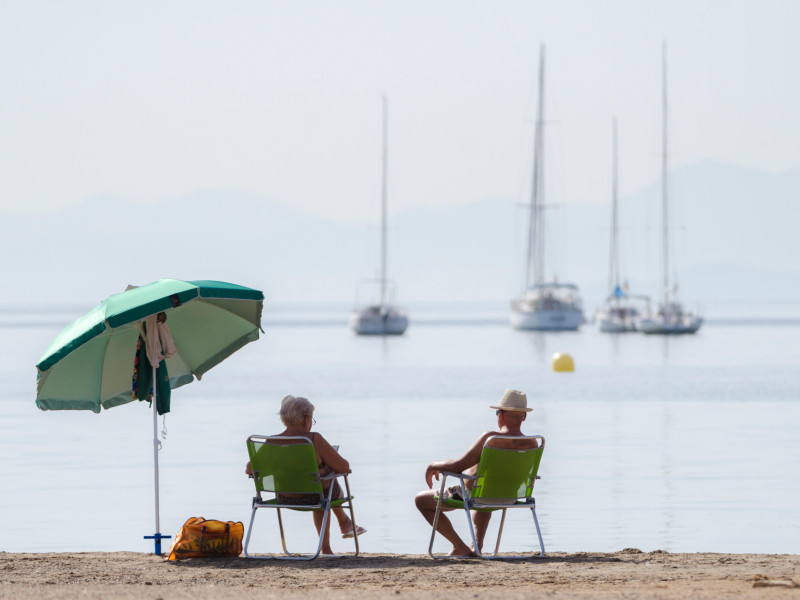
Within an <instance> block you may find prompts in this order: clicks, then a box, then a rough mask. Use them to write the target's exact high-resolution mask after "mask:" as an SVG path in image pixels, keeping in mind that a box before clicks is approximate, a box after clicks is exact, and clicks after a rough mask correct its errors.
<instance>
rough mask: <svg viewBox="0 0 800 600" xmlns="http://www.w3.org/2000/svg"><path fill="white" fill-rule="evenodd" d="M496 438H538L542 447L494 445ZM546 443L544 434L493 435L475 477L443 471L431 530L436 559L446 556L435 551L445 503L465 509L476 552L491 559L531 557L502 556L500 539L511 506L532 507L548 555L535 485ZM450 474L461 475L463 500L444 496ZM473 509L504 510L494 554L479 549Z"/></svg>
mask: <svg viewBox="0 0 800 600" xmlns="http://www.w3.org/2000/svg"><path fill="white" fill-rule="evenodd" d="M496 440H515V441H517V442H521V441H523V440H537V441H538V442H539V447H538V448H530V449H527V450H516V449H507V448H499V447H496V446H495V447H493V446H492V443H493V442H494V441H496ZM544 442H545V440H544V437H542V436H541V435H533V436H526V437H519V436H506V435H493V436H492V437H490V438H489V439H488V440H486V443H485V444H484V445H483V450H482V451H481V458H480V461H479V462H478V470H477V472H476V473H475V475H474V476H472V475H465V474H463V473H452V472H449V471H442V472H441V475H442V485H441V487H440V488H439V493H438V495H437V496H436V501H437V502H436V515H435V516H434V518H433V530H432V532H431V543H430V545H429V546H428V554H430V555H431V556H432V557H433V558H446V555H440V554H434V553H433V540H434V537H435V536H436V524H437V523H438V522H439V514H440V513H441V510H442V507H443V506H444V507H447V508H463V509H464V512H465V513H466V515H467V523H469V531H470V534H471V535H472V542H473V548H475V553H476V554H477V555H478V556H479V557H481V558H487V559H496V558H503V559H507V558H529V556H508V555H506V556H499V555H498V552H499V550H500V538H501V537H502V536H503V525H504V524H505V520H506V511H507V510H508V509H509V508H528V509H530V511H531V513H532V514H533V522H534V524H535V525H536V534H537V535H538V536H539V547H540V548H541V553H540V554H539V555H538V556H544V541H542V531H541V529H540V528H539V519H537V518H536V499H535V498H533V496H532V494H533V484H534V483H535V482H536V480H537V479H539V476H538V475H537V473H538V471H539V463H540V462H541V460H542V452H543V451H544ZM521 445H522V444H521ZM448 477H456V478H458V480H459V482H460V484H461V486H460V487H461V497H462V498H464V500H463V501H462V500H456V499H454V498H445V497H444V491H445V489H446V485H445V482H446V481H447V478H448ZM467 481H471V482H472V487H471V488H468V487H467V484H466V482H467ZM471 510H475V511H480V512H494V511H497V510H502V511H503V517H502V519H501V520H500V529H499V531H498V532H497V544H496V545H495V549H494V554H493V555H491V556H486V555H483V554H481V552H479V551H478V542H477V540H476V539H475V529H474V527H473V525H472V518H471V516H470V511H471Z"/></svg>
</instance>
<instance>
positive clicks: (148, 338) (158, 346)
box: [144, 315, 177, 367]
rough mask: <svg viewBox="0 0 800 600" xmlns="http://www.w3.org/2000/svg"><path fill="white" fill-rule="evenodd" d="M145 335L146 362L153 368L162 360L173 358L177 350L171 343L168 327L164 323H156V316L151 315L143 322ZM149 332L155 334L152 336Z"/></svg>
mask: <svg viewBox="0 0 800 600" xmlns="http://www.w3.org/2000/svg"><path fill="white" fill-rule="evenodd" d="M144 324H145V328H146V330H147V333H146V334H145V342H146V343H147V360H148V361H150V364H151V365H152V366H154V367H157V366H158V364H159V363H160V362H161V361H162V360H164V358H169V357H170V356H173V355H174V354H175V352H177V349H176V348H175V342H173V341H172V334H171V333H170V331H169V326H168V325H167V324H166V323H159V322H158V315H151V316H149V317H147V318H146V319H145V320H144ZM150 332H155V333H156V334H155V335H152V334H151V333H150Z"/></svg>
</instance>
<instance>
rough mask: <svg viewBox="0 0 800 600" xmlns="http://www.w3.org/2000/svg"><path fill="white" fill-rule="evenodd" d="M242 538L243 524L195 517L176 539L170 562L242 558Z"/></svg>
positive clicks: (171, 550)
mask: <svg viewBox="0 0 800 600" xmlns="http://www.w3.org/2000/svg"><path fill="white" fill-rule="evenodd" d="M243 537H244V525H243V524H242V522H241V521H236V522H234V521H214V520H212V519H204V518H203V517H192V518H191V519H189V520H188V521H186V523H184V524H183V527H181V530H180V531H179V532H178V535H176V536H175V541H174V542H173V543H172V546H171V547H170V549H169V558H168V560H175V559H176V558H217V557H222V556H239V555H240V554H241V553H242V538H243Z"/></svg>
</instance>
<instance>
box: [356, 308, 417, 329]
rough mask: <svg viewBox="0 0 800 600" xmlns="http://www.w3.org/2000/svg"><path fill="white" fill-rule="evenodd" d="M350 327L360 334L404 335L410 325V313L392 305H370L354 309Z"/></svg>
mask: <svg viewBox="0 0 800 600" xmlns="http://www.w3.org/2000/svg"><path fill="white" fill-rule="evenodd" d="M350 327H351V328H352V329H353V331H355V332H356V333H357V334H359V335H402V334H403V333H405V330H406V328H407V327H408V315H407V314H406V312H405V310H402V309H398V308H394V307H391V306H377V305H376V306H368V307H366V308H362V309H360V310H355V311H353V313H352V314H351V315H350Z"/></svg>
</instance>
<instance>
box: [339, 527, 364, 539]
mask: <svg viewBox="0 0 800 600" xmlns="http://www.w3.org/2000/svg"><path fill="white" fill-rule="evenodd" d="M357 530H358V535H364V534H365V533H367V530H366V529H364V528H363V527H361V525H359V526H358V527H357ZM351 537H355V534H354V533H353V530H352V529H351V530H350V531H348V532H347V533H343V534H342V538H343V539H345V540H346V539H347V538H351Z"/></svg>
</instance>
